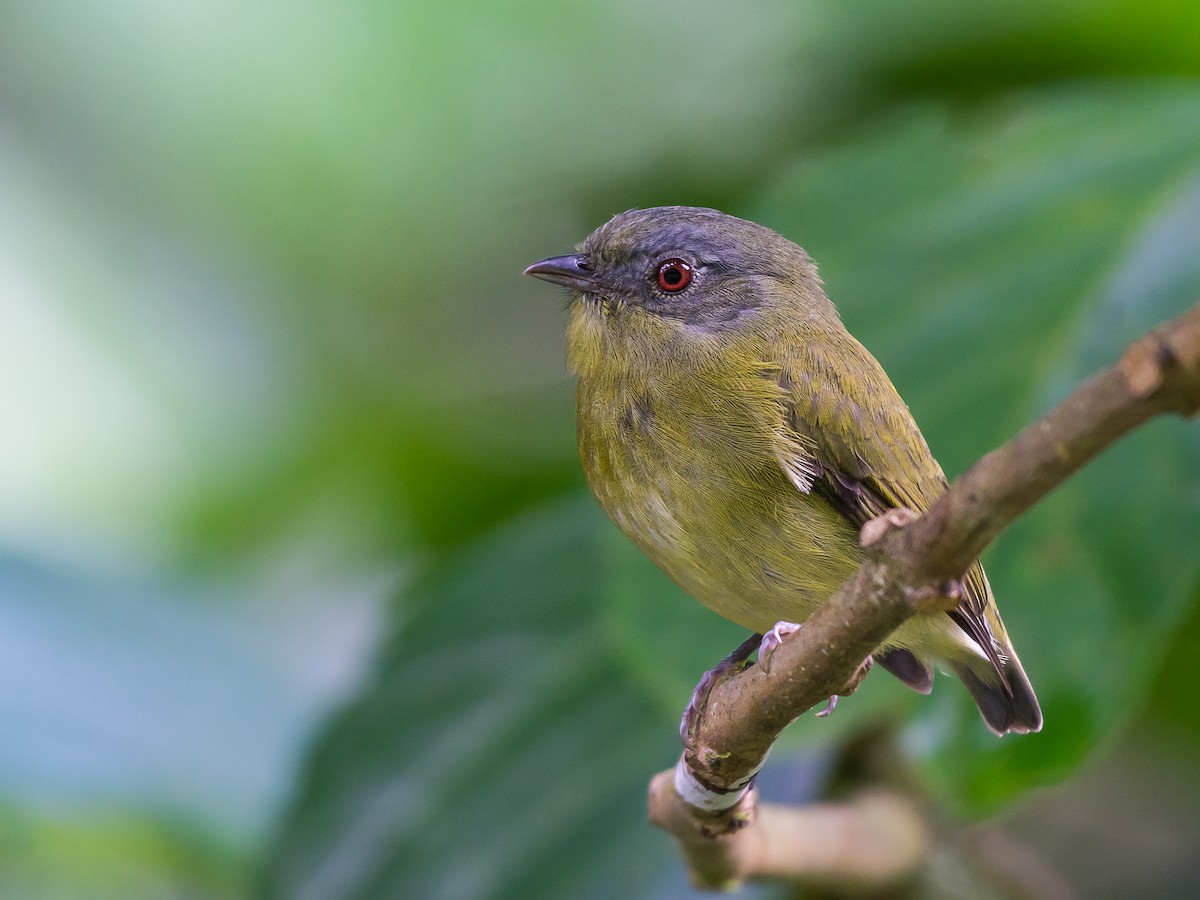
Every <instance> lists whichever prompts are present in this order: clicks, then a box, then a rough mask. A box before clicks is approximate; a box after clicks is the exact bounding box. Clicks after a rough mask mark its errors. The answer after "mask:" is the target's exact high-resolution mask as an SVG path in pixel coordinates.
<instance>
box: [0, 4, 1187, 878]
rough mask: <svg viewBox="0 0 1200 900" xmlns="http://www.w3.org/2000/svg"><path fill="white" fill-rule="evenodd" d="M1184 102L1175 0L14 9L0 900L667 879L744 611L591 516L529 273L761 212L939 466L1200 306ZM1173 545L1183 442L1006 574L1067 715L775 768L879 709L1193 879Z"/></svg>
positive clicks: (1069, 860)
mask: <svg viewBox="0 0 1200 900" xmlns="http://www.w3.org/2000/svg"><path fill="white" fill-rule="evenodd" d="M1198 79H1200V15H1198V14H1197V12H1196V10H1195V8H1194V4H1193V3H1191V2H1188V0H1151V2H1139V3H1133V2H1127V0H1125V2H1122V0H1118V2H1112V0H1100V2H1095V0H1089V2H1080V0H1038V2H1014V0H1004V2H998V0H995V2H994V0H984V2H979V3H972V4H962V3H958V2H948V0H919V2H911V3H907V4H894V3H889V2H883V0H866V2H862V3H854V4H848V3H837V2H822V0H809V2H801V3H795V2H780V0H777V2H764V3H760V4H754V5H745V4H741V5H734V4H719V3H701V4H683V3H676V2H670V0H659V2H654V3H632V2H624V0H619V2H608V3H598V2H582V0H574V2H557V3H541V2H517V3H485V2H478V0H471V2H466V3H461V4H445V5H437V4H418V3H413V2H393V3H382V2H375V3H370V2H353V3H344V4H318V3H311V2H300V3H284V2H281V0H256V2H251V3H235V2H232V0H209V2H206V3H200V2H182V3H173V4H165V3H157V2H146V0H143V2H136V0H127V2H106V3H100V2H88V0H63V2H54V3H43V4H31V3H16V2H8V3H4V2H0V895H2V896H4V897H14V898H42V897H45V898H56V900H58V898H74V897H79V898H108V897H112V898H130V900H138V898H158V897H190V898H247V897H251V896H272V897H288V898H376V897H379V898H391V897H423V898H475V897H523V898H524V897H546V898H550V897H597V898H600V897H617V896H620V897H630V896H634V897H656V898H658V897H661V898H668V897H672V898H673V897H684V896H690V894H689V891H688V889H687V888H686V887H685V886H684V885H683V877H682V873H681V870H680V869H679V866H678V863H677V862H675V860H674V853H673V850H672V847H671V845H670V843H669V841H668V839H667V838H666V837H664V836H662V835H659V834H657V833H655V832H653V831H652V830H651V829H650V827H649V826H648V825H646V824H645V822H644V812H643V791H644V786H645V783H646V781H647V779H648V777H649V775H650V774H651V773H653V772H654V771H657V770H658V769H660V768H664V767H666V766H668V765H670V764H671V762H672V760H673V759H674V758H675V755H676V753H677V739H676V737H675V735H674V732H675V724H676V721H677V716H678V712H679V710H680V709H681V708H682V706H683V704H684V703H685V701H686V698H687V695H688V693H689V691H690V688H691V685H692V684H693V683H694V681H695V679H696V677H697V676H698V675H699V673H700V672H701V671H702V670H703V669H704V668H706V667H708V666H709V665H711V664H712V663H714V662H715V661H716V660H717V659H718V658H720V657H721V656H722V655H724V653H725V652H726V651H728V650H729V649H730V648H732V647H733V646H734V645H735V644H736V643H737V642H738V641H739V640H740V639H741V637H742V635H741V634H740V633H738V631H737V629H736V628H734V627H733V626H730V625H728V624H726V623H723V622H720V621H718V620H716V619H715V618H714V617H713V616H711V615H710V614H709V613H707V612H706V611H704V610H702V609H701V608H700V607H699V606H697V605H696V604H694V603H692V602H690V601H688V600H687V599H686V598H684V597H682V596H681V595H680V594H679V593H678V591H676V590H675V589H674V588H673V587H672V586H670V585H669V584H667V583H666V582H665V581H664V579H662V578H661V577H660V576H659V575H658V574H657V573H656V572H655V571H653V569H652V568H651V567H650V566H649V565H648V564H647V563H645V562H644V561H643V560H641V559H640V558H638V557H637V555H636V553H634V552H632V551H631V550H630V549H629V548H628V547H627V546H626V545H625V543H624V542H623V541H622V539H621V538H620V537H619V536H617V535H616V534H615V532H614V531H613V529H612V528H611V526H609V525H608V523H607V522H606V521H604V520H603V517H602V516H601V515H600V514H599V513H598V512H597V511H596V509H595V508H594V505H593V504H592V502H591V500H590V498H589V497H588V496H587V495H586V490H585V488H584V487H583V483H582V478H581V475H580V473H579V471H578V465H577V462H576V460H575V456H574V446H573V409H572V399H571V384H570V381H569V379H568V377H567V376H566V374H565V367H564V358H563V356H564V354H563V349H562V345H563V339H562V330H563V327H564V324H565V316H564V314H563V310H562V306H563V303H562V297H561V295H560V294H559V293H556V292H555V291H554V290H553V289H551V288H549V287H547V286H546V285H544V284H540V283H535V282H533V281H532V280H530V279H523V278H522V277H521V274H520V273H521V269H522V268H523V267H524V266H525V265H527V264H528V263H530V262H532V261H534V260H536V259H539V258H542V257H544V256H549V255H554V254H558V253H562V252H566V251H568V250H569V249H570V247H571V246H572V245H573V244H574V243H575V242H576V241H578V240H580V239H582V238H583V237H584V236H585V235H586V234H587V232H589V231H590V230H591V229H592V228H594V227H595V226H597V225H598V224H600V223H601V222H602V221H604V220H605V219H606V218H607V217H608V216H610V215H612V214H614V213H616V212H619V211H621V210H623V209H626V208H629V207H632V206H651V205H657V204H661V203H684V204H693V205H711V206H717V207H720V208H722V209H725V210H726V211H729V212H732V213H736V214H739V215H744V216H748V217H751V218H755V219H757V220H759V221H762V222H764V223H765V224H768V225H770V226H772V227H774V228H776V229H777V230H780V231H782V232H783V233H785V234H787V235H788V236H789V237H792V238H793V239H795V240H797V241H798V242H800V243H801V244H803V245H804V246H806V247H807V248H808V249H809V251H810V252H811V253H812V254H813V256H814V257H815V258H816V260H817V261H818V263H819V264H820V266H821V269H822V273H823V275H824V278H825V280H826V283H827V286H828V288H829V291H830V293H831V295H832V296H833V298H834V299H835V301H836V302H837V303H838V304H839V306H840V308H841V309H842V311H843V315H844V317H845V319H846V321H847V323H848V325H849V326H850V328H851V330H852V331H854V332H855V334H856V335H857V336H858V337H859V338H860V339H861V340H863V341H864V343H866V344H867V345H868V346H869V347H870V348H871V349H872V350H873V351H874V352H875V353H876V354H877V355H878V356H879V357H880V359H881V360H882V361H883V363H884V364H885V366H886V367H887V368H888V369H889V371H890V372H891V374H892V375H893V377H894V380H895V381H896V383H897V385H898V386H899V388H900V390H901V392H902V393H903V394H904V395H905V397H906V398H907V399H908V400H909V402H910V405H911V406H912V408H913V410H914V413H915V414H916V416H917V419H918V421H919V422H920V423H921V424H922V426H923V428H924V431H925V433H926V436H927V437H928V438H929V441H930V443H931V445H932V446H933V448H934V450H935V452H936V453H937V454H938V456H939V458H940V459H941V461H942V463H943V465H944V467H945V468H946V469H947V471H948V473H950V474H951V475H954V474H956V473H958V472H961V471H962V469H963V468H965V467H966V466H967V465H969V464H970V463H971V461H973V460H974V459H976V458H977V457H978V456H979V455H981V454H982V453H984V452H986V451H987V450H988V449H990V448H991V447H993V446H995V445H996V444H998V443H999V442H1001V441H1003V440H1004V439H1005V438H1006V437H1008V436H1010V435H1011V434H1012V433H1013V432H1014V431H1015V430H1016V429H1017V428H1019V427H1020V426H1021V425H1022V424H1023V423H1025V422H1027V421H1029V420H1030V419H1031V418H1032V417H1033V416H1035V415H1036V414H1037V413H1039V412H1040V411H1042V410H1044V409H1045V408H1046V407H1047V406H1048V405H1049V404H1050V403H1052V402H1053V401H1054V400H1055V399H1056V398H1058V397H1061V396H1062V395H1063V394H1064V393H1065V392H1066V391H1068V390H1069V389H1070V387H1071V386H1072V385H1073V384H1075V383H1076V382H1077V381H1078V380H1079V379H1080V378H1082V377H1083V376H1085V375H1086V374H1087V373H1088V372H1090V371H1092V370H1094V369H1095V368H1097V367H1098V366H1100V365H1102V364H1104V363H1106V362H1108V361H1111V360H1112V359H1113V358H1114V357H1115V355H1116V354H1117V353H1118V352H1119V350H1120V348H1121V347H1122V346H1124V344H1126V343H1127V342H1128V341H1129V340H1131V339H1133V338H1135V337H1136V336H1138V335H1139V334H1140V333H1141V332H1142V331H1143V330H1145V329H1146V328H1148V327H1150V326H1152V325H1153V324H1154V323H1156V322H1157V321H1160V320H1162V319H1164V318H1167V317H1170V316H1172V315H1175V314H1177V313H1179V312H1181V311H1183V310H1184V309H1185V308H1187V307H1188V306H1189V305H1190V304H1191V303H1193V302H1195V301H1196V299H1197V298H1200V80H1198ZM1198 536H1200V426H1197V425H1196V424H1195V423H1194V422H1193V423H1183V422H1180V421H1177V420H1176V421H1163V422H1157V423H1155V424H1153V425H1151V426H1150V427H1148V428H1146V429H1145V430H1144V431H1142V432H1140V433H1139V434H1137V435H1136V436H1134V437H1133V438H1132V439H1130V440H1129V441H1127V442H1126V443H1124V444H1123V445H1121V446H1119V447H1117V448H1115V449H1113V450H1112V451H1110V452H1109V453H1108V454H1106V455H1105V456H1104V457H1103V458H1101V459H1100V460H1099V461H1098V462H1097V463H1096V464H1095V465H1094V466H1092V467H1091V468H1090V469H1089V470H1088V471H1087V472H1086V473H1084V474H1083V475H1082V476H1081V477H1079V478H1078V479H1076V480H1075V481H1074V482H1072V483H1071V484H1069V485H1068V486H1066V487H1064V488H1063V489H1061V490H1060V491H1059V492H1057V493H1056V494H1055V495H1054V496H1053V497H1052V498H1051V499H1050V500H1049V501H1048V502H1046V503H1045V504H1044V505H1042V506H1041V507H1039V508H1038V509H1036V510H1035V511H1034V512H1033V513H1031V514H1030V515H1029V516H1028V517H1026V518H1025V519H1023V520H1022V521H1021V522H1020V523H1018V524H1017V525H1016V526H1014V527H1013V528H1012V529H1011V531H1010V532H1009V533H1008V534H1007V535H1005V536H1004V537H1002V539H1001V540H1000V542H999V544H998V545H997V546H996V547H995V548H994V550H993V551H991V552H990V553H989V555H988V557H987V561H988V564H989V571H990V572H991V575H992V581H993V584H994V586H995V588H996V591H997V594H998V596H999V597H1000V599H1001V605H1002V607H1003V608H1004V610H1005V617H1006V620H1007V622H1008V624H1009V629H1010V631H1011V632H1012V633H1013V636H1014V639H1015V642H1016V645H1017V646H1018V648H1019V649H1020V651H1021V654H1022V659H1023V661H1024V662H1025V666H1026V668H1027V669H1028V671H1029V673H1030V675H1031V677H1032V679H1033V681H1034V683H1035V685H1036V686H1037V688H1038V692H1039V695H1040V697H1041V698H1042V700H1043V704H1044V707H1045V712H1046V723H1047V724H1046V730H1045V732H1044V733H1043V734H1041V735H1038V736H1034V737H1030V738H1024V739H1014V738H1009V739H1006V740H1004V741H996V740H995V739H994V738H992V736H991V735H990V734H988V733H987V732H986V730H985V729H984V728H983V727H982V725H981V724H980V722H979V721H978V719H977V717H976V716H975V714H974V712H973V710H972V709H971V707H970V703H969V701H968V700H967V699H966V696H965V692H963V691H961V690H960V689H959V688H958V687H957V686H955V685H954V684H953V683H952V682H950V681H946V680H939V682H938V686H937V688H936V689H935V691H934V693H933V695H932V696H931V697H929V698H920V697H916V696H915V695H910V694H908V693H907V692H905V691H904V690H903V689H902V688H900V687H899V686H898V685H896V684H893V683H891V681H890V680H889V679H887V678H886V677H884V676H882V675H876V676H873V677H872V678H870V679H869V680H868V682H867V684H866V685H865V686H864V687H863V688H862V689H861V690H860V691H859V692H858V693H857V694H856V695H855V696H854V697H853V698H852V699H851V700H849V701H847V702H844V703H843V704H842V705H841V706H840V707H839V709H838V712H837V714H836V715H835V716H834V717H833V718H832V719H830V720H828V721H817V720H813V719H811V718H807V719H805V720H804V721H802V722H801V723H798V724H797V725H796V726H794V727H793V729H791V731H790V733H789V736H788V739H787V747H784V748H780V749H779V750H778V751H777V752H776V754H775V756H774V757H773V759H774V760H775V766H776V768H775V771H776V773H777V774H776V775H773V776H772V775H770V774H769V773H768V776H766V777H768V778H775V779H777V781H778V782H779V783H780V784H786V783H787V779H788V777H791V776H789V775H787V773H789V772H790V773H792V775H795V773H796V772H806V773H808V774H807V775H805V776H804V778H806V779H808V780H809V781H814V780H819V779H818V778H817V776H816V775H813V772H818V773H819V771H820V769H821V759H822V753H826V754H828V753H832V752H835V750H836V747H837V746H838V745H839V744H840V742H842V741H844V740H846V739H847V737H848V736H851V735H853V734H854V733H856V730H857V729H860V728H863V727H866V726H868V725H870V724H871V723H874V722H877V721H878V720H879V719H880V718H881V717H889V718H890V720H891V721H893V722H894V723H895V724H896V725H897V726H898V727H900V729H901V732H900V733H901V741H902V743H903V746H904V747H905V749H906V752H907V753H908V754H909V756H910V758H911V760H912V763H913V765H914V766H915V767H916V769H917V770H918V771H919V772H920V773H922V778H923V783H924V785H925V789H926V790H928V791H929V792H930V794H931V795H932V796H933V797H935V798H936V800H937V802H938V803H939V804H940V805H941V807H942V808H943V809H944V810H945V811H946V814H947V815H948V816H961V817H963V821H964V822H966V821H970V820H974V819H979V818H983V819H985V820H987V821H988V822H990V823H993V824H994V823H1000V826H1001V827H1003V828H1004V829H1006V833H1008V834H1009V835H1010V836H1011V837H1012V839H1013V840H1014V841H1016V842H1017V843H1018V844H1020V846H1021V847H1022V848H1023V849H1022V850H1021V851H1020V852H1029V853H1034V854H1035V855H1036V856H1037V857H1038V859H1039V860H1040V863H1039V864H1041V865H1044V866H1046V867H1047V868H1048V869H1049V870H1052V871H1054V872H1057V873H1059V874H1060V875H1061V877H1062V879H1063V881H1064V882H1065V883H1067V884H1070V885H1072V886H1073V888H1074V889H1075V890H1078V891H1079V892H1081V893H1083V894H1085V895H1087V896H1092V897H1118V896H1130V895H1131V894H1137V895H1139V896H1161V897H1172V896H1180V897H1183V896H1195V895H1196V892H1197V890H1198V889H1200V862H1198V861H1197V860H1198V857H1197V854H1196V852H1195V851H1196V847H1197V846H1200V813H1197V810H1198V809H1200V704H1197V702H1196V699H1195V691H1194V690H1193V688H1192V685H1193V684H1194V679H1195V673H1196V671H1197V666H1198V665H1200V639H1198V638H1197V635H1198V634H1200V539H1198ZM796 760H802V761H803V760H807V761H808V762H796ZM778 773H784V774H783V775H782V776H781V775H780V774H778ZM796 777H800V776H796ZM964 827H965V826H964ZM1014 853H1016V857H1015V858H1019V856H1020V854H1019V853H1017V852H1016V851H1014Z"/></svg>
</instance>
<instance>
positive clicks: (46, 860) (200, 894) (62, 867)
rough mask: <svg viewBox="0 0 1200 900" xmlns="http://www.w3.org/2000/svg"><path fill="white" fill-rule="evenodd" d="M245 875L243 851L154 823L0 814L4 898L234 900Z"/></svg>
mask: <svg viewBox="0 0 1200 900" xmlns="http://www.w3.org/2000/svg"><path fill="white" fill-rule="evenodd" d="M249 872H250V866H249V865H248V860H247V858H246V857H245V856H244V855H243V854H239V853H237V852H233V851H231V850H230V849H229V848H227V847H220V846H216V845H214V844H213V842H212V841H211V839H208V838H207V837H206V836H204V835H200V834H197V833H195V832H192V831H188V830H187V829H181V828H178V827H175V828H172V827H170V826H167V825H164V824H163V823H161V822H154V821H138V820H136V819H134V818H132V817H130V816H104V815H98V816H96V815H93V816H75V817H72V818H70V819H64V818H63V817H52V816H45V817H41V818H38V819H36V820H33V819H30V817H28V816H27V815H20V816H19V817H18V816H15V815H14V816H11V817H10V816H8V815H6V813H5V812H4V811H0V897H3V898H5V900H162V898H164V897H187V898H189V900H240V898H244V897H248V896H250V894H249V881H250V878H249Z"/></svg>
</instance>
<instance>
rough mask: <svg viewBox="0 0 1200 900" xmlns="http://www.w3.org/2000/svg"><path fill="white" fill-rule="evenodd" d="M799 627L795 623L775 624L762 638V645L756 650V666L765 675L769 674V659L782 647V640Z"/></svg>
mask: <svg viewBox="0 0 1200 900" xmlns="http://www.w3.org/2000/svg"><path fill="white" fill-rule="evenodd" d="M799 630H800V626H799V625H797V624H796V623H795V622H776V623H775V624H774V625H773V626H772V627H771V630H770V631H768V632H767V633H766V634H764V635H763V636H762V644H761V645H760V646H759V648H758V665H759V668H761V669H762V670H763V672H765V673H766V674H768V675H770V674H771V657H772V655H774V653H775V651H776V650H778V649H779V648H780V647H781V646H782V645H783V640H784V638H786V637H788V636H789V635H792V634H795V633H796V632H797V631H799Z"/></svg>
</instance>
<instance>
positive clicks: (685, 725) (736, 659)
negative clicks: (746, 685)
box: [679, 634, 763, 746]
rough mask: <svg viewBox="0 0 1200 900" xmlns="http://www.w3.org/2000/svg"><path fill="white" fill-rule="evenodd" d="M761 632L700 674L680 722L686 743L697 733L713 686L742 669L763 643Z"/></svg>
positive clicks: (680, 728) (680, 734)
mask: <svg viewBox="0 0 1200 900" xmlns="http://www.w3.org/2000/svg"><path fill="white" fill-rule="evenodd" d="M762 639H763V638H762V635H761V634H753V635H751V636H750V637H748V638H747V639H746V640H744V641H743V642H742V643H741V644H739V645H738V646H737V648H736V649H735V650H734V651H733V652H732V653H730V654H729V655H728V656H727V657H725V658H724V659H723V660H721V661H720V662H719V663H717V664H716V665H715V666H713V667H712V668H711V669H709V670H708V671H707V672H705V673H704V674H703V675H701V676H700V681H699V683H697V685H696V688H695V690H693V691H692V697H691V699H690V700H688V705H687V709H685V710H684V711H683V718H682V719H681V720H680V722H679V737H680V738H682V740H683V743H684V745H685V746H686V745H688V741H689V739H690V737H691V736H692V735H694V734H695V733H696V731H697V730H698V728H699V724H700V714H701V713H702V712H703V711H704V708H705V706H707V705H708V695H709V694H711V693H712V689H713V687H714V686H715V685H716V684H717V682H718V681H720V680H721V679H722V678H726V677H728V676H729V675H730V674H732V673H736V672H739V671H741V670H742V669H743V668H745V666H746V660H748V659H749V658H750V654H752V653H753V652H754V651H755V650H757V649H758V647H759V645H760V644H761V643H762Z"/></svg>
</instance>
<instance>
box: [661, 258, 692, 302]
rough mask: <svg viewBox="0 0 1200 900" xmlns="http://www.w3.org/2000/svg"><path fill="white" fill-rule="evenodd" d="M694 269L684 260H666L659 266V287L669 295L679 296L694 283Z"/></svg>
mask: <svg viewBox="0 0 1200 900" xmlns="http://www.w3.org/2000/svg"><path fill="white" fill-rule="evenodd" d="M692 274H693V272H692V267H691V266H689V265H688V264H687V263H685V262H684V261H683V260H682V259H664V260H663V261H662V262H661V263H659V264H658V278H657V281H658V286H659V288H660V289H661V290H664V291H666V292H667V293H668V294H678V293H679V292H680V291H682V290H683V289H684V288H685V287H687V286H688V285H689V284H691V283H692Z"/></svg>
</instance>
